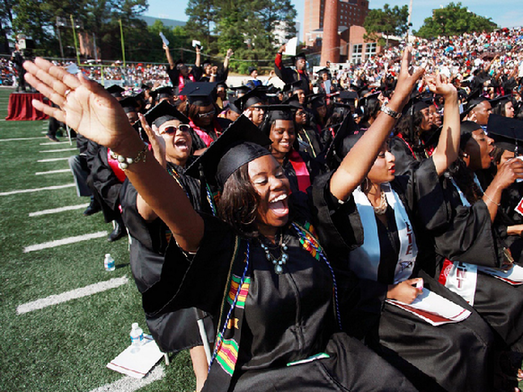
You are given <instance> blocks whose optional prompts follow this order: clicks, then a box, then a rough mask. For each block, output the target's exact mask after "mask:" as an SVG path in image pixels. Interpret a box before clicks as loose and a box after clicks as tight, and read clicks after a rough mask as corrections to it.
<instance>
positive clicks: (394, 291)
mask: <svg viewBox="0 0 523 392" xmlns="http://www.w3.org/2000/svg"><path fill="white" fill-rule="evenodd" d="M420 280H422V279H421V278H415V279H407V280H404V281H403V282H401V283H397V284H390V285H389V289H388V290H387V299H395V300H396V301H400V302H403V303H404V304H411V303H412V302H414V300H415V299H416V298H417V297H418V295H420V294H421V293H422V292H423V289H421V288H419V289H418V288H417V287H415V284H416V283H418V282H419V281H420Z"/></svg>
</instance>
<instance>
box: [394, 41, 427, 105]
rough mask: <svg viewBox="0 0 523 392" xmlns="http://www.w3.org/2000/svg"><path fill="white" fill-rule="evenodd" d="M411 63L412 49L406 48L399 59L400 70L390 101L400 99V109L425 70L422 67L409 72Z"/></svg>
mask: <svg viewBox="0 0 523 392" xmlns="http://www.w3.org/2000/svg"><path fill="white" fill-rule="evenodd" d="M411 61H412V48H411V47H410V46H407V47H406V48H405V52H404V53H403V57H402V59H401V69H400V72H399V75H398V82H397V84H396V88H395V89H394V95H393V96H392V99H391V101H392V100H396V99H400V100H401V101H400V102H401V107H403V106H404V105H405V104H406V103H407V102H408V100H409V99H410V94H411V92H412V89H413V88H414V86H415V85H416V83H417V82H418V80H419V78H421V76H423V74H424V73H425V69H424V68H423V67H418V68H416V69H414V70H411V69H410V65H411Z"/></svg>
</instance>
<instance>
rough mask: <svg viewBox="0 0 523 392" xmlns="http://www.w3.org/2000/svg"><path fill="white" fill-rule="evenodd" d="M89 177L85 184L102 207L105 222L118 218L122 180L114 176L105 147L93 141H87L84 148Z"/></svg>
mask: <svg viewBox="0 0 523 392" xmlns="http://www.w3.org/2000/svg"><path fill="white" fill-rule="evenodd" d="M85 153H86V158H87V166H88V167H89V177H87V185H88V186H89V188H91V190H92V191H93V196H94V198H95V199H96V201H97V202H98V203H99V204H100V206H101V207H102V212H103V215H104V219H105V222H106V223H109V222H111V221H113V220H119V219H120V210H119V207H120V189H121V187H122V182H121V181H120V180H119V179H118V177H116V174H114V172H113V170H112V169H111V167H110V166H109V161H108V159H107V147H103V146H101V145H99V144H97V143H95V142H93V141H89V142H88V143H87V149H86V152H85Z"/></svg>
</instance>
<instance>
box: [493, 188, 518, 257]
mask: <svg viewBox="0 0 523 392" xmlns="http://www.w3.org/2000/svg"><path fill="white" fill-rule="evenodd" d="M522 199H523V182H515V183H513V184H512V185H511V186H509V187H508V188H507V189H505V190H503V193H502V195H501V202H500V204H501V207H499V208H498V213H497V215H496V220H495V223H496V225H495V226H496V228H497V232H498V234H499V236H500V237H501V238H503V240H504V242H505V244H506V246H508V247H509V249H510V252H511V253H512V257H514V260H515V261H516V262H517V263H518V264H520V265H523V239H522V238H521V237H520V236H518V235H508V234H507V226H513V225H521V224H523V215H521V214H520V213H519V212H516V210H515V208H516V207H517V206H518V205H519V203H520V201H521V200H522Z"/></svg>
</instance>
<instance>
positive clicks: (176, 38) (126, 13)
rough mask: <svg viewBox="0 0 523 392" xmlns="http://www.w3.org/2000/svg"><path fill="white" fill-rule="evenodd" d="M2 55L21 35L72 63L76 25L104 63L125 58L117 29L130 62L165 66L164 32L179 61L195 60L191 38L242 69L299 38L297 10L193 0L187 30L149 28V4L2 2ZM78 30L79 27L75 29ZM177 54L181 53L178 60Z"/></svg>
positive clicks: (255, 2) (277, 0)
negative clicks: (231, 55)
mask: <svg viewBox="0 0 523 392" xmlns="http://www.w3.org/2000/svg"><path fill="white" fill-rule="evenodd" d="M0 1H1V3H0V32H1V37H0V39H1V40H2V44H1V45H0V52H2V53H9V52H10V50H9V46H8V39H9V36H12V37H14V36H16V34H18V33H23V34H25V35H26V36H27V37H31V38H32V39H33V42H34V46H35V48H34V54H35V55H40V56H49V57H61V55H62V52H63V54H64V57H68V58H74V57H75V55H76V54H75V49H74V48H75V46H74V36H73V27H75V30H76V32H77V33H79V34H81V35H82V34H83V36H84V41H87V42H90V44H91V45H92V43H93V42H95V43H96V46H97V48H98V51H99V53H101V57H102V58H103V59H121V58H122V52H121V39H120V37H121V34H120V24H121V26H122V30H123V36H124V40H125V57H126V60H127V61H148V62H165V61H166V59H165V53H164V51H163V49H162V42H161V40H160V37H159V36H158V34H159V32H160V31H161V32H163V34H164V35H165V36H166V37H167V39H168V40H169V42H170V45H169V46H170V48H171V50H172V51H173V56H175V58H178V57H183V59H184V60H185V61H187V62H191V61H193V60H194V49H193V48H192V45H191V42H192V40H199V41H200V42H201V43H202V46H203V47H204V54H205V55H207V56H211V57H220V56H224V55H225V53H226V52H227V50H228V49H229V48H231V49H233V51H234V52H235V56H234V57H235V58H238V59H242V62H241V63H238V62H237V63H236V64H235V63H234V62H233V63H232V64H231V65H232V67H233V68H234V67H237V68H242V67H247V66H248V65H252V63H250V62H249V61H250V60H252V62H257V61H259V60H263V59H268V58H272V57H273V56H274V52H275V47H277V46H278V45H280V44H281V43H282V42H279V41H278V37H281V40H286V39H289V38H291V37H293V36H296V27H295V22H294V20H295V18H296V10H295V9H294V6H293V5H292V3H291V1H290V0H242V1H241V2H240V1H239V0H222V1H216V0H189V2H188V5H187V9H186V14H187V15H188V17H189V21H188V22H187V23H186V25H185V26H177V27H174V28H168V27H166V26H164V25H163V23H162V22H161V21H160V20H157V21H156V22H155V24H154V25H152V26H147V24H146V23H145V21H144V20H142V19H141V18H140V16H141V15H143V14H144V12H145V11H147V8H148V3H147V0H74V1H73V0H16V1H14V0H0ZM73 25H74V26H73ZM177 53H178V54H177Z"/></svg>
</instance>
